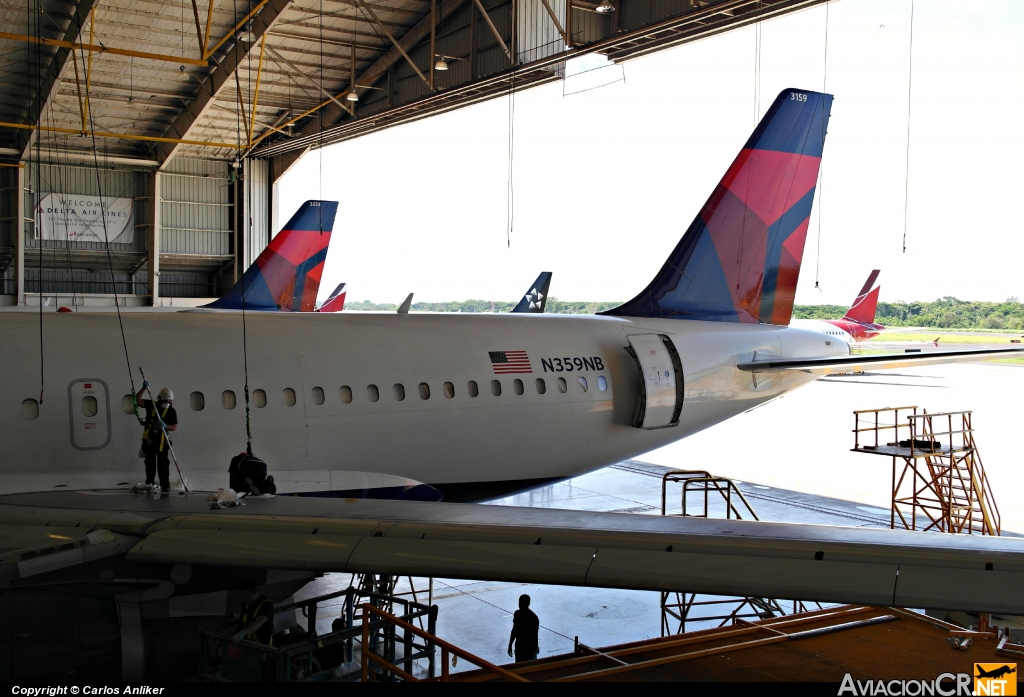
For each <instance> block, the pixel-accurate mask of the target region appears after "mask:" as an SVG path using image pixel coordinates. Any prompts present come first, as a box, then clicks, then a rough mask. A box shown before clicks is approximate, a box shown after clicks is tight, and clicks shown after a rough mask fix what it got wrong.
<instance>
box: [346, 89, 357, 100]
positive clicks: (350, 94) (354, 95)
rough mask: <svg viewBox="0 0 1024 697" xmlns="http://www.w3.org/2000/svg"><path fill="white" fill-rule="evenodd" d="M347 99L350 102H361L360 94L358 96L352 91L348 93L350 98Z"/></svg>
mask: <svg viewBox="0 0 1024 697" xmlns="http://www.w3.org/2000/svg"><path fill="white" fill-rule="evenodd" d="M345 99H347V100H348V101H350V102H358V101H359V95H358V94H356V91H355V90H351V91H350V92H349V93H348V96H347V97H345Z"/></svg>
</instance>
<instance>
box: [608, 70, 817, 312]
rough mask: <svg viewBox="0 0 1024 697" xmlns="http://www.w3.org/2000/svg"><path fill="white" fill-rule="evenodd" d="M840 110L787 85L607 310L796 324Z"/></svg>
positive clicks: (808, 93)
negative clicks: (631, 292)
mask: <svg viewBox="0 0 1024 697" xmlns="http://www.w3.org/2000/svg"><path fill="white" fill-rule="evenodd" d="M831 108H832V96H831V95H828V94H820V93H818V92H807V91H803V90H793V89H788V90H783V91H782V92H781V93H780V94H779V96H778V97H777V98H776V99H775V103H774V104H772V106H771V108H770V109H769V110H768V113H767V114H765V116H764V118H763V119H761V123H760V124H758V126H757V128H756V129H755V130H754V133H753V135H751V136H750V139H749V140H748V141H747V143H746V145H744V146H743V150H741V151H740V154H739V155H738V156H737V157H736V160H735V161H734V162H733V163H732V166H731V167H729V170H728V171H727V172H726V173H725V176H724V177H723V178H722V181H721V182H719V184H718V186H717V187H716V188H715V191H714V193H712V194H711V198H709V199H708V201H707V203H706V204H704V208H703V209H702V210H701V212H700V214H699V215H698V216H697V218H696V219H695V220H694V221H693V223H692V224H691V225H690V227H689V228H688V229H687V231H686V232H685V233H684V234H683V237H682V239H681V240H680V241H679V244H678V245H676V248H675V250H673V252H672V254H671V256H669V258H668V261H666V262H665V265H664V266H663V267H662V269H661V271H659V272H658V275H657V276H655V277H654V280H653V281H651V283H650V285H648V286H647V288H646V289H644V291H643V292H642V293H640V294H639V295H638V296H636V297H635V298H633V299H632V300H630V301H629V302H627V303H625V304H624V305H621V306H620V307H617V308H615V309H613V310H609V311H608V312H606V313H604V314H608V315H617V316H624V317H661V318H672V319H698V320H717V321H720V322H764V323H770V324H783V325H784V324H789V320H790V317H791V315H792V313H793V298H794V295H795V293H796V282H797V278H798V277H799V275H800V261H801V259H802V258H803V252H804V239H805V237H806V235H807V224H808V219H809V217H810V214H811V203H812V202H813V200H814V189H815V185H816V183H817V180H818V167H819V165H820V164H821V154H822V149H823V147H824V144H825V129H826V127H827V125H828V118H829V113H830V111H831Z"/></svg>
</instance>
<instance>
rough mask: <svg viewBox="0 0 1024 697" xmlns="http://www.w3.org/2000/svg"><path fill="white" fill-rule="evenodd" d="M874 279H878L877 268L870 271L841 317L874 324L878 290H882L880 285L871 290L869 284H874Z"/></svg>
mask: <svg viewBox="0 0 1024 697" xmlns="http://www.w3.org/2000/svg"><path fill="white" fill-rule="evenodd" d="M876 280H878V269H875V270H874V271H872V272H871V275H870V276H868V280H867V282H866V283H864V287H863V288H861V289H860V292H859V293H857V297H856V299H855V300H854V301H853V305H850V309H849V310H847V311H846V314H845V315H843V319H848V320H850V321H851V322H860V323H862V324H874V322H875V313H876V312H877V311H878V292H879V291H880V290H882V286H878V287H877V288H875V289H874V290H872V288H871V286H873V285H875V281H876Z"/></svg>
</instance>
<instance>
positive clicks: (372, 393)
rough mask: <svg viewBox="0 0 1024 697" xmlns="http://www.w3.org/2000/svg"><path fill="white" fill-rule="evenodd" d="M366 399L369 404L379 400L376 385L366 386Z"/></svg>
mask: <svg viewBox="0 0 1024 697" xmlns="http://www.w3.org/2000/svg"><path fill="white" fill-rule="evenodd" d="M366 398H367V399H369V400H370V401H371V402H376V401H377V400H378V399H380V390H378V389H377V386H376V385H367V386H366Z"/></svg>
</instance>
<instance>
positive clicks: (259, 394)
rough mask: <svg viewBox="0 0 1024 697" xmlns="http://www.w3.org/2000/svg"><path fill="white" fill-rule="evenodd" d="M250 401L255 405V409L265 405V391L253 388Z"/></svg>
mask: <svg viewBox="0 0 1024 697" xmlns="http://www.w3.org/2000/svg"><path fill="white" fill-rule="evenodd" d="M252 403H253V404H255V405H256V408H257V409H262V408H263V407H265V406H267V393H266V392H264V391H263V390H253V393H252Z"/></svg>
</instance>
